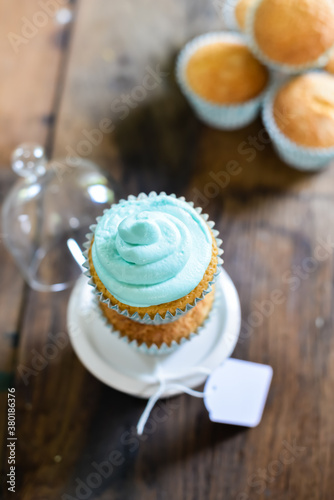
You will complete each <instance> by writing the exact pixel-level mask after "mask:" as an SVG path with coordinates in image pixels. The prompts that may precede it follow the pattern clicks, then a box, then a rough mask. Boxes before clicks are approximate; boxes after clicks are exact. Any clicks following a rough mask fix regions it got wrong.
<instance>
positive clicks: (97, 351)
mask: <svg viewBox="0 0 334 500" xmlns="http://www.w3.org/2000/svg"><path fill="white" fill-rule="evenodd" d="M97 307H98V306H97V305H96V301H95V300H94V294H93V290H92V287H91V286H89V285H88V279H87V278H86V277H85V276H81V277H80V278H79V280H78V282H77V283H76V285H75V287H74V289H73V292H72V294H71V298H70V301H69V305H68V313H67V324H68V331H69V336H70V340H71V343H72V346H73V348H74V350H75V352H76V354H77V356H78V358H79V359H80V360H81V362H82V363H83V365H84V366H85V367H86V368H87V370H89V371H90V372H91V373H92V374H93V375H94V376H95V377H96V378H97V379H99V380H101V382H104V383H105V384H107V385H108V386H110V387H113V388H114V389H118V390H119V391H122V392H125V393H127V394H132V395H134V396H138V397H141V398H149V397H150V396H151V395H152V394H154V393H155V392H156V391H157V389H158V388H159V384H160V380H161V378H160V377H161V376H163V378H164V380H166V381H172V382H175V383H179V384H183V385H186V386H187V387H191V388H193V387H197V386H198V385H200V384H201V383H203V382H204V381H205V379H206V378H207V375H208V373H209V372H210V371H212V370H214V369H215V368H216V367H217V366H218V365H220V364H221V363H222V361H224V360H225V359H226V358H228V357H229V356H231V354H232V352H233V350H234V347H235V345H236V343H237V341H238V337H239V331H240V322H241V313H240V302H239V297H238V294H237V291H236V289H235V287H234V284H233V282H232V280H231V278H230V277H229V276H228V274H227V273H226V271H224V270H223V271H222V272H221V274H220V276H219V278H218V280H217V283H216V298H215V304H214V307H213V310H212V312H211V314H210V317H209V319H208V320H207V322H206V324H205V327H204V328H203V329H202V331H201V333H200V335H198V336H197V337H195V338H193V339H192V340H191V341H189V342H186V343H184V344H183V345H181V346H180V347H179V348H177V349H176V350H175V351H173V352H172V353H170V354H166V355H163V356H162V355H159V356H152V355H148V354H144V353H141V352H139V351H138V349H136V348H134V347H132V346H130V345H129V344H127V343H126V342H124V341H123V340H121V339H119V338H118V337H117V336H116V335H115V334H113V333H111V331H110V327H108V326H107V325H106V324H105V323H104V321H103V320H102V318H101V315H100V313H99V311H98V310H97ZM180 392H182V391H180V390H179V389H178V388H175V389H173V390H169V391H168V393H165V394H164V395H163V397H167V396H173V395H175V394H179V393H180Z"/></svg>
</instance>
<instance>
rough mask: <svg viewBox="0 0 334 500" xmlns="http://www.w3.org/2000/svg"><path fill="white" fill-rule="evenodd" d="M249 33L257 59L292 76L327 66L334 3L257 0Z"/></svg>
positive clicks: (250, 13)
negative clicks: (306, 70)
mask: <svg viewBox="0 0 334 500" xmlns="http://www.w3.org/2000/svg"><path fill="white" fill-rule="evenodd" d="M246 32H247V35H248V37H249V40H250V45H251V48H252V50H253V51H254V53H255V54H256V56H257V57H259V58H260V59H261V60H262V61H263V62H264V63H266V64H268V65H269V66H271V67H272V68H275V69H279V70H282V71H285V72H289V73H298V72H300V71H301V70H305V69H308V68H315V67H321V66H325V65H326V63H327V61H328V58H329V54H330V51H331V49H332V47H333V46H334V2H333V0H256V2H254V5H252V6H251V7H250V8H249V11H248V13H247V19H246Z"/></svg>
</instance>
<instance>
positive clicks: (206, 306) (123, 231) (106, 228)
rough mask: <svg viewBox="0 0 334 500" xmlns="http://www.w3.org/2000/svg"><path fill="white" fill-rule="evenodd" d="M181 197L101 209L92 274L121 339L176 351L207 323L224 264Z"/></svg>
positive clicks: (205, 227) (210, 233) (91, 246)
mask: <svg viewBox="0 0 334 500" xmlns="http://www.w3.org/2000/svg"><path fill="white" fill-rule="evenodd" d="M212 227H213V223H211V222H207V216H205V215H201V209H199V208H198V209H194V208H193V204H192V203H187V202H186V201H185V199H184V198H176V197H175V196H174V195H171V196H167V195H166V194H165V193H161V194H159V195H157V194H156V193H154V192H153V193H150V194H149V195H148V196H147V195H145V194H141V195H139V197H138V198H136V197H134V196H130V197H129V198H128V199H127V200H121V201H120V202H119V203H118V204H115V205H112V206H111V208H110V209H109V210H107V211H105V212H104V215H103V216H102V217H101V218H100V219H99V220H98V224H97V225H96V227H92V229H93V231H94V232H93V234H91V235H90V241H89V243H88V244H87V246H88V251H87V254H86V255H87V257H88V260H87V263H86V267H87V268H88V275H89V276H90V277H91V280H90V283H91V284H92V285H93V286H94V290H95V293H96V295H97V297H98V298H99V299H100V307H101V310H102V313H103V315H104V317H105V318H106V320H107V321H108V322H109V323H110V325H111V326H112V329H113V330H114V331H117V332H118V334H119V335H120V336H121V337H124V338H126V339H127V340H128V341H135V342H136V343H137V345H138V346H140V345H142V344H144V345H145V346H146V347H147V348H148V349H149V348H151V347H152V346H154V347H155V348H160V347H161V346H167V347H171V346H172V345H173V344H180V343H181V342H182V340H184V339H188V338H190V337H191V335H192V334H193V333H194V332H196V331H197V330H198V328H199V327H200V326H201V325H202V324H203V322H204V321H205V319H206V318H207V316H208V314H209V312H210V310H211V307H212V303H213V297H214V286H213V284H214V282H215V279H216V277H217V275H218V273H219V264H220V263H221V259H220V258H219V254H221V253H222V251H221V250H220V249H219V245H220V243H221V240H217V239H216V236H217V234H218V232H217V231H214V230H213V229H212Z"/></svg>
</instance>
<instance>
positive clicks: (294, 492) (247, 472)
mask: <svg viewBox="0 0 334 500" xmlns="http://www.w3.org/2000/svg"><path fill="white" fill-rule="evenodd" d="M16 5H17V6H16ZM1 9H3V10H4V9H5V7H1ZM34 9H35V11H36V9H37V10H38V9H39V7H38V2H37V1H36V2H35V1H32V0H29V3H28V1H26V2H21V3H20V7H19V6H18V4H15V7H14V4H13V6H11V7H7V8H6V10H4V15H3V16H0V24H1V31H2V34H3V36H2V40H1V45H0V54H1V64H2V68H3V75H4V77H3V78H2V79H1V83H0V103H1V106H2V109H1V113H0V114H1V119H0V127H1V134H0V158H1V166H2V167H3V168H2V170H1V171H0V187H1V196H2V197H3V196H4V194H5V193H6V192H7V190H8V187H9V185H10V183H11V182H12V181H13V177H12V175H11V174H10V172H9V153H10V151H11V149H12V148H13V147H14V146H15V145H16V144H17V143H18V142H20V141H22V140H26V139H29V140H35V141H38V142H40V143H42V144H46V145H47V146H48V149H49V151H50V152H51V151H52V152H53V156H54V157H59V156H62V155H67V154H73V151H74V152H76V153H79V154H80V153H81V155H82V156H85V157H87V158H90V159H93V160H95V161H98V162H99V163H100V164H101V165H102V166H103V167H104V168H105V169H106V170H107V171H108V172H109V173H110V174H111V175H112V176H113V177H114V178H115V179H116V180H117V181H118V183H119V190H120V194H121V195H127V194H130V193H133V194H137V193H138V192H140V191H150V190H152V189H154V190H156V191H159V190H165V191H167V192H176V193H177V194H178V195H185V196H186V197H187V198H188V199H193V200H195V201H196V202H197V203H198V204H199V205H202V206H204V207H205V209H206V211H208V212H209V213H210V216H211V218H212V219H214V220H216V222H217V228H218V229H219V230H220V232H221V234H222V237H223V239H224V249H225V255H224V259H225V269H226V270H227V272H228V273H229V274H230V275H231V277H232V279H233V281H234V283H235V285H236V287H237V290H238V292H239V295H240V300H241V306H242V318H243V324H242V330H241V337H240V340H239V342H238V345H237V348H236V350H235V352H234V357H236V358H239V359H246V360H250V361H254V362H259V363H268V364H270V365H271V366H272V367H273V369H274V378H273V382H272V386H271V390H270V393H269V398H268V401H267V405H266V408H265V412H264V415H263V419H262V422H261V424H260V425H259V426H258V427H257V428H254V429H244V428H240V427H234V426H227V425H220V424H215V423H212V422H210V420H209V419H208V414H207V412H206V410H205V408H204V405H203V402H202V401H201V400H198V399H195V398H191V397H189V396H186V395H182V396H178V397H175V398H172V399H171V400H170V401H168V402H159V403H158V408H159V410H158V411H157V412H156V413H155V414H154V415H155V417H152V418H151V419H150V422H149V425H148V426H147V429H146V433H145V434H144V436H142V437H141V438H139V437H137V436H136V435H135V433H134V427H135V425H136V423H137V421H138V418H139V416H140V414H141V412H142V411H143V409H144V406H145V402H144V401H143V400H140V399H137V398H134V397H130V396H127V395H125V394H121V393H119V392H118V391H115V390H113V389H110V388H109V387H107V386H105V385H103V384H101V383H100V382H98V381H97V380H96V379H95V378H93V377H92V376H91V375H90V374H89V373H88V372H87V371H86V370H85V368H84V367H83V366H82V365H81V363H80V362H79V361H78V359H77V358H76V356H75V354H74V353H73V350H72V348H71V346H70V344H69V342H68V337H67V333H66V308H67V301H68V297H69V293H70V292H69V291H67V292H60V293H57V294H39V293H36V292H33V291H31V290H30V289H28V288H24V286H23V283H22V280H21V278H20V276H19V275H18V271H17V270H16V268H15V267H14V265H13V262H12V261H11V259H10V257H9V256H8V254H7V253H6V251H5V249H4V248H3V246H1V248H0V253H1V262H2V266H1V271H0V272H1V279H2V281H1V283H2V284H3V286H2V288H1V293H0V295H1V305H0V312H1V317H2V321H1V336H0V341H1V351H0V352H1V355H0V360H1V369H2V370H3V371H8V370H10V367H11V366H12V364H13V362H14V363H15V366H16V379H15V387H16V390H17V424H18V430H17V437H18V441H17V492H16V498H18V499H20V500H44V499H48V500H56V499H72V500H73V498H77V499H80V498H89V499H94V500H95V499H96V500H142V499H143V500H144V499H145V500H155V499H158V500H165V499H166V500H170V499H175V500H181V499H182V500H183V499H184V500H195V499H196V500H267V499H268V498H270V499H273V500H332V498H333V492H334V476H333V473H332V472H333V458H334V420H333V413H334V398H333V387H334V337H333V312H332V311H333V301H334V298H333V245H334V234H333V233H334V230H333V226H334V211H333V203H334V182H333V181H334V165H331V166H330V167H329V168H328V169H326V170H324V171H323V172H320V173H318V174H302V173H299V172H297V171H295V170H293V169H291V168H289V167H287V166H286V165H284V164H283V163H282V162H281V161H280V160H279V159H278V158H277V156H276V154H275V152H274V151H273V149H272V146H271V144H270V143H269V141H268V139H267V136H266V135H265V134H264V132H263V125H262V122H261V120H260V119H258V120H256V121H255V122H254V123H253V124H252V125H250V126H249V127H246V128H244V129H242V130H240V131H237V132H220V131H216V130H213V129H211V128H208V127H206V126H204V125H202V124H201V123H200V122H199V121H198V120H197V119H196V118H195V116H194V114H193V112H192V111H191V109H190V108H189V106H188V104H187V103H186V102H185V99H184V98H183V96H182V95H181V93H180V91H179V89H178V88H177V85H176V83H175V78H174V72H173V68H174V63H175V57H176V54H177V52H178V50H179V49H180V48H181V47H182V45H183V44H184V43H185V41H187V40H188V39H190V38H191V37H193V36H194V35H196V34H198V33H202V32H205V31H208V30H215V29H219V28H221V26H222V21H221V20H220V19H219V17H218V16H217V12H216V9H215V5H214V4H211V3H210V2H203V1H201V0H181V1H180V0H179V1H177V0H164V1H161V2H154V1H153V0H125V1H122V2H117V1H116V0H112V1H110V0H109V1H108V0H96V1H94V2H91V1H89V0H81V1H80V2H78V3H77V5H76V9H75V18H74V21H73V24H72V25H70V26H69V27H67V28H64V27H60V26H58V27H57V26H56V25H54V24H52V23H51V22H50V23H49V24H48V25H47V26H46V27H45V28H43V29H41V30H40V32H39V33H38V34H37V35H36V37H35V38H34V39H33V40H31V42H30V43H29V44H27V45H26V46H24V47H21V49H22V54H21V53H20V54H19V56H18V57H17V56H16V54H14V53H13V51H12V50H11V48H10V47H8V44H7V45H6V43H5V38H6V34H7V31H8V30H9V24H8V23H9V20H10V23H11V25H12V26H13V28H11V30H13V31H15V29H16V30H18V29H19V26H20V19H21V17H22V16H29V15H30V16H32V15H33V12H34ZM6 16H7V17H6ZM15 27H16V28H15ZM64 29H66V30H67V31H68V37H67V44H64V43H63V44H60V45H59V44H58V45H57V46H55V43H54V39H55V31H57V30H64ZM7 67H10V68H11V70H10V71H9V70H7V69H6V68H7ZM152 71H155V72H157V74H159V75H160V76H159V78H158V77H156V80H157V81H159V84H158V85H157V86H156V88H155V89H153V90H150V91H147V92H146V94H147V95H146V96H145V98H144V99H142V100H140V99H137V100H136V99H132V101H131V104H132V107H131V106H128V108H127V109H123V112H120V110H119V108H118V107H117V106H118V105H119V102H117V101H116V99H120V98H121V96H122V94H129V93H130V95H131V92H133V89H135V88H137V87H140V88H142V87H143V82H144V81H145V76H146V75H147V74H148V73H149V74H152V73H150V72H152ZM161 72H163V75H162V74H161ZM134 92H135V93H134V95H136V96H140V98H141V96H142V94H143V92H142V90H138V89H137V90H135V91H134ZM136 92H137V93H136ZM130 107H131V109H130ZM45 117H48V118H47V119H46V118H45ZM108 120H109V121H108ZM110 121H112V126H113V131H112V132H111V133H106V132H103V133H102V135H100V134H98V133H97V135H96V132H95V135H94V134H93V135H91V137H95V142H97V144H96V145H94V144H93V145H91V147H90V148H88V150H87V153H88V154H86V152H85V151H86V150H85V145H84V143H83V141H84V140H85V138H86V137H87V133H88V134H89V133H91V132H92V131H93V130H95V131H96V130H100V131H101V124H102V125H103V127H104V128H106V127H107V125H108V127H111V123H110ZM103 127H102V128H103ZM86 149H87V147H86ZM83 152H84V154H83ZM15 331H18V337H17V338H18V341H17V344H16V343H15V342H13V338H12V337H11V333H12V332H15ZM56 341H58V342H59V345H61V347H58V354H57V355H56V356H55V357H54V359H52V360H48V362H47V363H46V365H45V366H43V367H41V365H40V367H39V369H36V366H37V365H36V358H37V355H36V353H37V354H41V353H43V352H44V351H43V349H45V348H46V346H48V345H51V344H55V342H56ZM61 342H63V343H62V344H61ZM16 345H18V347H17V351H16V350H15V349H16V347H15V346H16ZM23 367H25V368H34V371H35V372H36V373H34V375H31V376H29V377H28V380H27V379H26V378H25V377H24V376H22V368H23ZM4 395H5V396H6V393H4ZM2 402H3V406H2V408H1V415H0V418H1V428H2V430H3V431H4V434H3V436H4V438H6V429H5V425H4V422H5V417H6V405H5V398H3V400H2ZM106 461H108V462H109V466H108V468H106V467H107V466H106V465H105V468H104V474H105V475H106V476H108V477H105V478H103V479H101V481H98V480H97V479H96V476H94V473H96V470H97V469H96V468H97V467H98V465H97V464H101V463H102V462H106ZM110 464H112V465H110ZM7 467H8V466H7V464H6V460H5V457H3V458H2V490H3V496H4V498H13V495H12V494H11V493H8V492H7V486H6V484H5V481H6V479H5V474H6V471H7V469H6V468H7ZM111 467H112V469H111ZM94 477H95V479H94ZM95 480H96V481H97V483H94V481H95Z"/></svg>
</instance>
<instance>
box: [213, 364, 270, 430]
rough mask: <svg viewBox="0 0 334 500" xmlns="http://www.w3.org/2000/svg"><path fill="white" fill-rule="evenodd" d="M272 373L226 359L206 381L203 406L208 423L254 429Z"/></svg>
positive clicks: (262, 408) (266, 367)
mask: <svg viewBox="0 0 334 500" xmlns="http://www.w3.org/2000/svg"><path fill="white" fill-rule="evenodd" d="M272 376H273V369H272V368H271V366H268V365H260V364H258V363H251V362H249V361H241V360H239V359H227V360H226V361H225V362H224V363H223V364H222V365H220V366H219V367H218V368H217V369H216V370H214V372H213V373H212V374H211V375H210V376H209V377H208V379H207V381H206V384H205V389H204V392H205V396H204V404H205V406H206V408H207V410H208V412H209V416H210V420H212V421H213V422H220V423H224V424H232V425H243V426H245V427H256V426H257V425H258V424H259V423H260V421H261V418H262V413H263V410H264V406H265V404H266V400H267V396H268V391H269V387H270V382H271V379H272Z"/></svg>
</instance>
